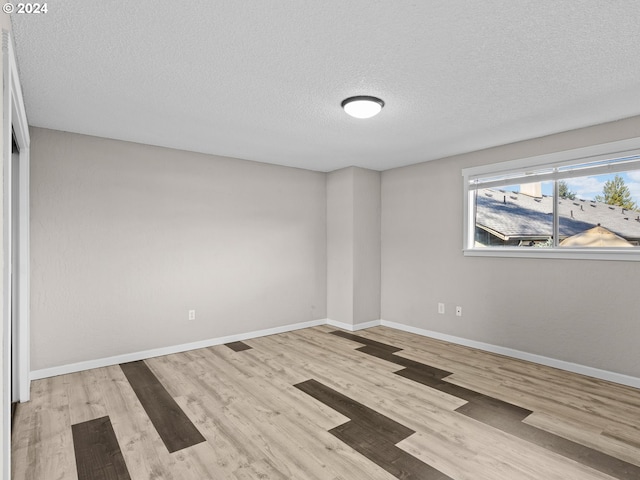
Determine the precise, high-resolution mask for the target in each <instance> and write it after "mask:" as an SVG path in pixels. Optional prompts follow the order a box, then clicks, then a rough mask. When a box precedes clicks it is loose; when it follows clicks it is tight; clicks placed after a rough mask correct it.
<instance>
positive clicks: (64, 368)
mask: <svg viewBox="0 0 640 480" xmlns="http://www.w3.org/2000/svg"><path fill="white" fill-rule="evenodd" d="M318 325H331V326H332V327H336V328H341V329H343V330H347V331H350V332H356V331H358V330H362V329H365V328H371V327H377V326H380V325H382V326H384V327H389V328H394V329H396V330H401V331H403V332H409V333H415V334H417V335H422V336H424V337H430V338H435V339H437V340H444V341H445V342H450V343H455V344H458V345H464V346H466V347H471V348H477V349H478V350H484V351H487V352H492V353H498V354H500V355H505V356H507V357H512V358H517V359H520V360H527V361H529V362H533V363H538V364H540V365H546V366H548V367H554V368H559V369H560V370H566V371H569V372H574V373H580V374H582V375H587V376H589V377H594V378H599V379H602V380H608V381H610V382H614V383H620V384H622V385H629V386H630V387H635V388H640V378H637V377H632V376H630V375H623V374H621V373H616V372H610V371H607V370H601V369H598V368H593V367H587V366H585V365H580V364H577V363H571V362H565V361H563V360H557V359H555V358H550V357H544V356H542V355H536V354H533V353H528V352H523V351H520V350H515V349H512V348H507V347H501V346H498V345H492V344H490V343H483V342H477V341H475V340H469V339H466V338H462V337H456V336H453V335H447V334H445V333H439V332H434V331H431V330H425V329H422V328H417V327H412V326H410V325H404V324H402V323H396V322H390V321H387V320H373V321H371V322H365V323H358V324H356V325H351V324H349V323H344V322H338V321H336V320H331V319H328V318H325V319H321V320H312V321H309V322H301V323H294V324H290V325H283V326H281V327H275V328H268V329H265V330H257V331H253V332H247V333H240V334H237V335H229V336H226V337H218V338H211V339H208V340H201V341H198V342H192V343H183V344H181V345H172V346H169V347H162V348H155V349H152V350H144V351H141V352H133V353H127V354H123V355H116V356H113V357H107V358H99V359H96V360H87V361H85V362H78V363H72V364H68V365H60V366H58V367H50V368H43V369H41V370H33V371H32V372H31V376H30V377H31V378H30V379H31V380H38V379H41V378H48V377H55V376H56V375H64V374H67V373H74V372H80V371H82V370H89V369H92V368H100V367H108V366H111V365H118V364H120V363H126V362H134V361H136V360H144V359H146V358H153V357H160V356H162V355H169V354H172V353H180V352H186V351H189V350H195V349H198V348H205V347H211V346H214V345H222V344H224V343H230V342H240V341H242V340H250V339H252V338H258V337H264V336H266V335H275V334H277V333H284V332H291V331H294V330H299V329H302V328H309V327H316V326H318Z"/></svg>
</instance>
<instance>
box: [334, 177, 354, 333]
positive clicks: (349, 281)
mask: <svg viewBox="0 0 640 480" xmlns="http://www.w3.org/2000/svg"><path fill="white" fill-rule="evenodd" d="M354 170H355V169H354V168H343V169H341V170H336V171H334V172H331V173H329V174H327V317H328V318H330V319H331V320H335V321H337V322H343V323H348V324H353V248H354V244H353V241H354V232H353V218H354V211H353V207H354V206H353V201H354V198H353V175H354Z"/></svg>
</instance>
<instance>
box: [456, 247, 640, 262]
mask: <svg viewBox="0 0 640 480" xmlns="http://www.w3.org/2000/svg"><path fill="white" fill-rule="evenodd" d="M463 253H464V256H465V257H505V258H559V259H565V260H608V261H625V262H640V249H635V248H634V249H633V250H632V251H629V249H628V248H619V249H618V248H602V249H597V250H596V249H588V250H587V249H582V248H562V249H559V248H535V247H533V248H526V247H517V248H509V247H500V248H482V249H480V248H473V249H471V248H468V249H464V250H463Z"/></svg>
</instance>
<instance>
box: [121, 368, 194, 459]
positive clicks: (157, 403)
mask: <svg viewBox="0 0 640 480" xmlns="http://www.w3.org/2000/svg"><path fill="white" fill-rule="evenodd" d="M120 368H122V371H123V372H124V374H125V376H126V377H127V380H129V383H130V384H131V387H132V388H133V391H134V392H135V393H136V395H137V397H138V400H140V403H141V404H142V407H143V408H144V410H145V411H146V412H147V415H148V416H149V419H150V420H151V423H153V426H154V427H155V429H156V431H157V432H158V435H160V438H162V441H163V442H164V444H165V446H166V447H167V450H169V452H170V453H173V452H176V451H178V450H182V449H183V448H187V447H191V446H193V445H196V444H198V443H201V442H204V441H205V438H204V437H203V436H202V434H201V433H200V432H199V431H198V429H197V428H196V427H195V425H194V424H193V423H192V422H191V420H189V417H187V416H186V415H185V413H184V412H183V411H182V409H181V408H180V406H179V405H178V404H177V403H176V401H175V400H174V399H173V397H171V395H169V392H167V390H166V389H165V388H164V386H163V385H162V383H160V381H159V380H158V378H157V377H156V376H155V375H154V374H153V372H152V371H151V370H150V369H149V367H148V366H147V365H146V363H144V361H142V360H141V361H137V362H130V363H123V364H121V365H120Z"/></svg>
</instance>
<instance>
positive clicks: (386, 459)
mask: <svg viewBox="0 0 640 480" xmlns="http://www.w3.org/2000/svg"><path fill="white" fill-rule="evenodd" d="M295 387H296V388H298V389H299V390H302V391H303V392H305V393H306V394H308V395H310V396H311V397H313V398H315V399H316V400H318V401H320V402H322V403H324V404H325V405H327V406H329V407H331V408H333V409H334V410H336V411H338V412H340V413H341V414H342V415H344V416H346V417H349V418H350V419H351V420H350V421H348V422H346V423H344V424H342V425H339V426H338V427H336V428H333V429H331V430H329V432H330V433H331V434H332V435H334V436H335V437H337V438H339V439H340V440H342V441H343V442H344V443H346V444H347V445H349V446H350V447H351V448H353V449H354V450H356V451H357V452H359V453H360V454H362V455H364V456H365V457H367V458H368V459H369V460H371V461H372V462H374V463H375V464H376V465H378V466H380V467H382V468H384V469H385V470H386V471H387V472H389V473H390V474H391V475H393V476H394V477H396V478H400V479H406V480H413V479H415V480H451V478H450V477H448V476H447V475H445V474H444V473H442V472H440V471H438V470H436V469H435V468H433V467H432V466H430V465H427V464H426V463H424V462H422V461H421V460H419V459H417V458H416V457H414V456H413V455H410V454H409V453H407V452H405V451H404V450H402V449H400V448H398V447H396V443H398V442H400V441H402V440H404V439H405V438H407V437H408V436H409V435H411V434H413V433H415V432H414V431H413V430H411V429H410V428H408V427H405V426H404V425H402V424H400V423H398V422H396V421H395V420H392V419H390V418H389V417H386V416H385V415H382V414H381V413H378V412H376V411H375V410H373V409H371V408H369V407H367V406H365V405H363V404H361V403H359V402H357V401H355V400H353V399H352V398H349V397H347V396H346V395H343V394H341V393H340V392H337V391H335V390H333V389H332V388H330V387H327V386H326V385H324V384H322V383H320V382H318V381H317V380H314V379H310V380H307V381H305V382H302V383H298V384H297V385H295Z"/></svg>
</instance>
